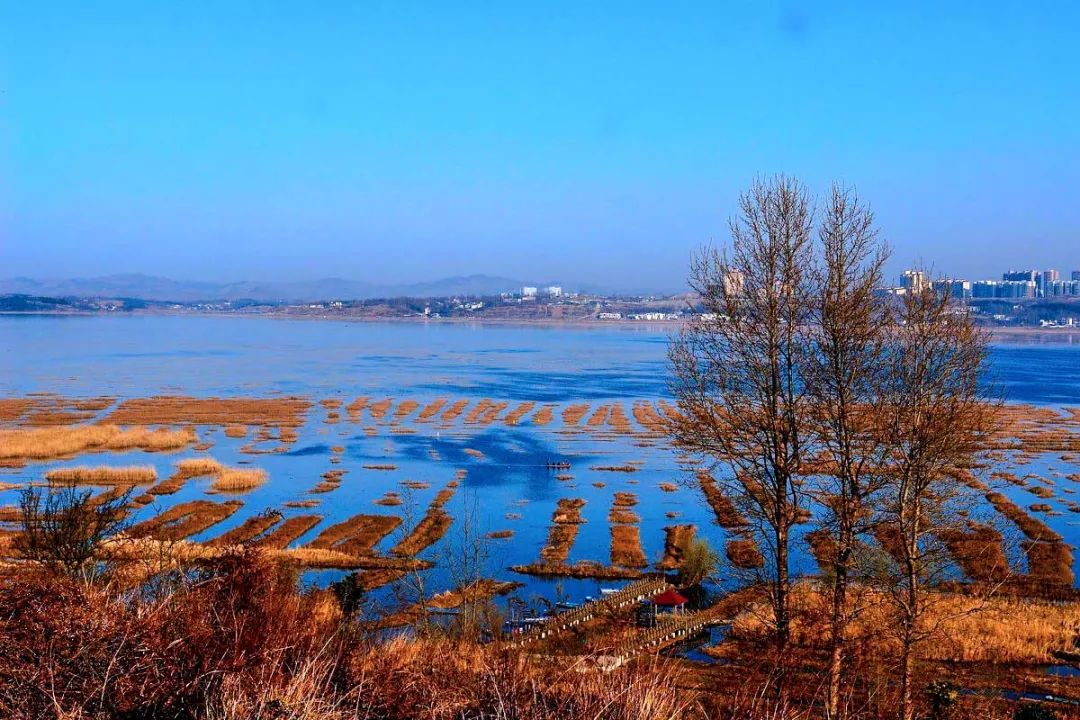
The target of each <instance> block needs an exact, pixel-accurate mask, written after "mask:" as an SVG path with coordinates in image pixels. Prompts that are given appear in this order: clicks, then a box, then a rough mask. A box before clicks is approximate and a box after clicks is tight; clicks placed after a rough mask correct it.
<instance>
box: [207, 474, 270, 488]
mask: <svg viewBox="0 0 1080 720" xmlns="http://www.w3.org/2000/svg"><path fill="white" fill-rule="evenodd" d="M266 477H267V476H266V471H265V470H261V469H259V468H224V469H222V470H221V472H219V473H218V474H217V475H215V476H214V481H213V483H211V485H210V491H211V492H215V493H246V492H250V491H252V490H254V489H255V488H257V487H259V486H260V485H262V484H263V483H265V482H266Z"/></svg>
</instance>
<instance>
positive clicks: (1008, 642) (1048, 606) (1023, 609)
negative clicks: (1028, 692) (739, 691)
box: [732, 583, 1080, 665]
mask: <svg viewBox="0 0 1080 720" xmlns="http://www.w3.org/2000/svg"><path fill="white" fill-rule="evenodd" d="M861 595H862V596H863V603H862V605H863V608H864V609H863V611H862V612H860V613H859V614H858V615H857V616H856V617H855V620H854V621H853V622H852V624H851V626H850V627H849V632H850V634H851V637H852V638H856V639H857V642H858V644H859V645H860V646H861V647H863V651H864V652H867V653H870V654H872V655H876V656H879V657H889V656H895V654H896V652H897V650H898V646H897V644H896V640H895V638H894V637H893V635H892V634H891V633H883V632H881V628H882V627H888V626H889V623H890V622H891V620H890V618H889V617H888V616H887V613H888V608H889V603H887V602H884V601H883V600H882V599H879V598H877V597H875V595H874V594H873V593H872V592H870V591H869V590H866V589H863V590H862V592H861ZM792 603H793V605H794V606H795V607H799V608H801V609H802V612H800V613H797V614H796V615H795V616H794V617H793V620H792V625H791V640H792V642H793V643H795V644H796V645H798V646H801V647H807V648H818V649H825V648H827V647H828V638H829V631H828V623H827V622H823V621H822V619H824V618H828V617H829V610H828V608H829V603H830V599H829V597H828V596H827V594H826V593H823V592H819V591H817V590H815V589H814V588H812V587H811V586H810V585H809V584H806V583H800V584H797V585H796V586H795V588H794V591H793V596H792ZM925 609H926V615H925V616H924V618H923V620H924V626H925V627H929V628H937V632H936V633H934V635H933V641H932V642H925V643H923V644H922V645H921V648H920V654H921V655H922V656H923V659H924V660H926V661H931V662H950V663H956V662H960V663H973V662H989V663H995V664H998V665H1008V664H1020V663H1023V664H1046V663H1053V662H1060V660H1059V659H1058V658H1056V657H1055V653H1063V652H1064V653H1069V652H1074V651H1075V650H1074V648H1073V641H1074V638H1075V636H1076V628H1077V627H1078V626H1080V603H1076V602H1071V603H1060V602H1051V601H1042V600H1034V599H1018V598H1014V597H1009V596H999V597H990V598H982V597H972V596H968V595H963V594H947V593H935V594H934V595H933V596H932V597H931V598H929V601H928V603H927V605H926V608H925ZM771 617H772V613H771V611H770V610H769V609H768V603H766V602H764V601H759V602H755V603H752V604H751V605H750V606H748V607H747V608H746V609H744V610H743V611H742V612H740V613H739V614H738V615H737V616H736V617H735V621H734V623H732V636H733V637H735V638H739V639H746V638H754V637H758V638H763V637H766V636H767V634H768V632H769V622H770V620H771Z"/></svg>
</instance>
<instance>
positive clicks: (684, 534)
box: [656, 525, 697, 570]
mask: <svg viewBox="0 0 1080 720" xmlns="http://www.w3.org/2000/svg"><path fill="white" fill-rule="evenodd" d="M696 533H697V528H696V527H694V526H693V525H668V526H667V527H665V528H664V557H663V558H661V560H660V562H658V563H657V564H656V567H658V568H659V569H661V570H676V569H678V568H680V567H682V562H683V555H685V554H686V549H687V548H688V547H690V543H692V542H694V535H695V534H696Z"/></svg>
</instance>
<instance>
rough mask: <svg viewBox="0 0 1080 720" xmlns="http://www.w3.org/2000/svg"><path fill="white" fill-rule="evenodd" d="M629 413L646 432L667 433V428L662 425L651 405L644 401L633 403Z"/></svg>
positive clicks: (658, 415) (661, 420) (662, 422)
mask: <svg viewBox="0 0 1080 720" xmlns="http://www.w3.org/2000/svg"><path fill="white" fill-rule="evenodd" d="M631 412H632V413H633V415H634V419H635V420H636V421H637V423H638V425H640V426H641V427H643V428H645V430H647V431H648V432H650V433H654V434H662V433H665V432H667V427H666V426H665V425H664V421H663V419H662V418H661V417H660V414H659V413H657V412H656V410H655V409H654V408H653V406H652V403H650V402H648V401H646V400H638V401H636V402H634V406H633V408H632V409H631Z"/></svg>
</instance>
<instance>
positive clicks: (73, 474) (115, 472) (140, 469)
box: [45, 465, 157, 485]
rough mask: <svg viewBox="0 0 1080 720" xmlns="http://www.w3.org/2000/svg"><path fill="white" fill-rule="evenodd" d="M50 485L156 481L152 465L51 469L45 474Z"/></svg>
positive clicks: (145, 483) (140, 483)
mask: <svg viewBox="0 0 1080 720" xmlns="http://www.w3.org/2000/svg"><path fill="white" fill-rule="evenodd" d="M45 479H46V480H48V481H49V482H51V483H72V484H76V485H147V484H149V483H152V482H154V481H155V480H157V470H156V469H154V466H153V465H129V466H126V467H109V466H101V467H87V466H86V465H80V466H78V467H67V468H53V469H52V470H49V471H48V472H47V473H45Z"/></svg>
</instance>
